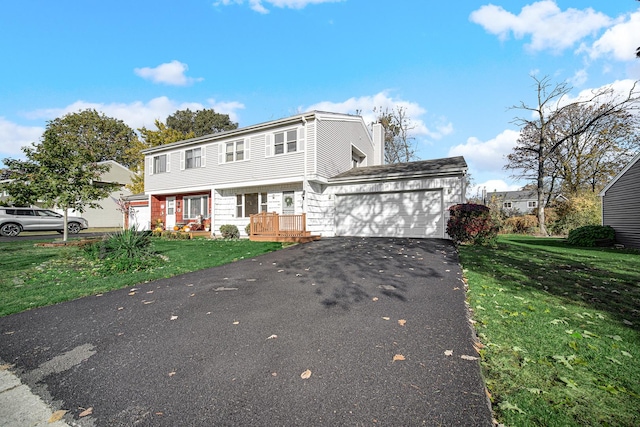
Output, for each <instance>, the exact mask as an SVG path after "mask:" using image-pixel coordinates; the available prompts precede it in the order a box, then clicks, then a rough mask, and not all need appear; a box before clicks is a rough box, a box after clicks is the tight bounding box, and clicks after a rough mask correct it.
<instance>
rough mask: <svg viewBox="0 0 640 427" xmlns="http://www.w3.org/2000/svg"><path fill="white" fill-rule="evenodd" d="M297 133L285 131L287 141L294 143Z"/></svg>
mask: <svg viewBox="0 0 640 427" xmlns="http://www.w3.org/2000/svg"><path fill="white" fill-rule="evenodd" d="M297 132H298V131H296V130H289V131H287V141H295V140H296V133H297Z"/></svg>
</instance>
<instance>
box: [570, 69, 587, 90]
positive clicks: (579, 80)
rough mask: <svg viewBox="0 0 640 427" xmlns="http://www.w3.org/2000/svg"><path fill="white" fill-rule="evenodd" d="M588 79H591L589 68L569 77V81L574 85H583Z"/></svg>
mask: <svg viewBox="0 0 640 427" xmlns="http://www.w3.org/2000/svg"><path fill="white" fill-rule="evenodd" d="M587 80H589V73H587V70H585V69H582V70H578V71H576V73H575V74H574V75H573V77H571V78H570V79H569V83H571V84H572V85H573V86H582V85H584V84H585V83H586V82H587Z"/></svg>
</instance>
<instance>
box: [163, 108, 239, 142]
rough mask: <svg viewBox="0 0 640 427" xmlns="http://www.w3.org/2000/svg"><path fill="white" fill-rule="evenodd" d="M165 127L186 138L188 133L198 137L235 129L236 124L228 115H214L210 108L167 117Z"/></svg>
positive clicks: (188, 110)
mask: <svg viewBox="0 0 640 427" xmlns="http://www.w3.org/2000/svg"><path fill="white" fill-rule="evenodd" d="M167 127H168V128H170V129H174V130H177V131H179V132H182V134H183V135H185V138H186V135H188V134H189V133H193V135H194V136H196V137H198V136H204V135H209V134H212V133H219V132H224V131H228V130H233V129H237V128H238V124H237V123H234V122H232V121H231V119H230V118H229V115H228V114H221V113H216V112H215V111H214V110H213V109H212V108H210V109H203V110H197V111H191V110H190V109H188V108H187V109H186V110H178V111H176V112H175V113H173V114H172V115H170V116H169V117H167ZM185 138H183V139H185Z"/></svg>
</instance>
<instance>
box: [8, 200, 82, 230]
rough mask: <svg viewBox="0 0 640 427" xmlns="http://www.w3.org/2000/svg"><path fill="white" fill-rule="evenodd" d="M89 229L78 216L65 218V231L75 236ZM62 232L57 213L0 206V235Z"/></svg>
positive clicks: (62, 221)
mask: <svg viewBox="0 0 640 427" xmlns="http://www.w3.org/2000/svg"><path fill="white" fill-rule="evenodd" d="M86 228H89V223H88V222H87V220H86V219H84V218H81V217H78V216H70V217H68V218H67V230H68V231H69V233H71V234H77V233H79V232H80V230H84V229H86ZM63 230H64V218H63V217H62V215H60V214H59V213H56V212H54V211H50V210H47V209H39V208H14V207H4V206H0V235H3V236H6V237H12V236H17V235H18V234H20V233H21V232H22V231H57V232H58V233H62V232H63Z"/></svg>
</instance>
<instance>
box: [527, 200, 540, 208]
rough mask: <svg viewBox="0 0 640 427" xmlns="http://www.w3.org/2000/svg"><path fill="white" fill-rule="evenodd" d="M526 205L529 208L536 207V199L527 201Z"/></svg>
mask: <svg viewBox="0 0 640 427" xmlns="http://www.w3.org/2000/svg"><path fill="white" fill-rule="evenodd" d="M527 207H529V208H537V207H538V201H537V200H534V201H530V202H527Z"/></svg>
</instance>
